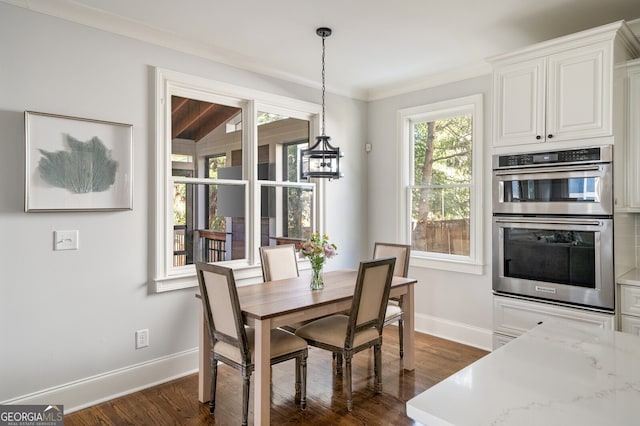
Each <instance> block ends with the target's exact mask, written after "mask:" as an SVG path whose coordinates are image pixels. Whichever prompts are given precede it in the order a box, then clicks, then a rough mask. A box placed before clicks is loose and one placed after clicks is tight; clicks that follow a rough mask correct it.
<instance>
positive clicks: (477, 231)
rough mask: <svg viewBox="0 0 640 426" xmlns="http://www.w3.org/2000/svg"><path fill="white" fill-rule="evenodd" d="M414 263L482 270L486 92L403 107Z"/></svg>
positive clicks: (406, 197) (406, 202) (405, 198)
mask: <svg viewBox="0 0 640 426" xmlns="http://www.w3.org/2000/svg"><path fill="white" fill-rule="evenodd" d="M399 121H400V128H401V129H402V131H401V133H402V134H401V139H402V144H403V150H402V156H401V161H402V165H401V167H400V170H403V171H404V174H403V176H402V178H401V182H402V187H403V190H402V192H403V194H404V195H403V210H404V218H405V219H404V221H403V229H405V238H406V240H407V241H410V242H411V249H412V258H413V259H414V261H412V264H414V265H417V266H427V267H433V268H438V269H450V270H456V271H464V272H472V273H481V272H482V209H481V206H482V199H481V194H482V95H475V96H470V97H466V98H460V99H454V100H450V101H445V102H439V103H435V104H430V105H424V106H421V107H415V108H409V109H404V110H401V111H399Z"/></svg>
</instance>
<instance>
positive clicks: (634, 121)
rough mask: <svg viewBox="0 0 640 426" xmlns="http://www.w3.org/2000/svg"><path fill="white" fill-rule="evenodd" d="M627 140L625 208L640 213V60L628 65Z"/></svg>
mask: <svg viewBox="0 0 640 426" xmlns="http://www.w3.org/2000/svg"><path fill="white" fill-rule="evenodd" d="M626 94H627V120H626V122H627V138H626V139H627V140H626V155H625V159H624V161H625V170H626V173H625V174H624V185H625V194H624V202H625V204H624V206H622V208H623V209H625V210H627V211H634V212H640V60H635V61H630V62H628V63H627V84H626Z"/></svg>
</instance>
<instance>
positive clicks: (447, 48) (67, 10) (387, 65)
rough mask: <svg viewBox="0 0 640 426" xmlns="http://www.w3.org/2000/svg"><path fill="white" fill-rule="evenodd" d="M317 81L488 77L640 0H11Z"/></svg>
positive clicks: (374, 85) (357, 83)
mask: <svg viewBox="0 0 640 426" xmlns="http://www.w3.org/2000/svg"><path fill="white" fill-rule="evenodd" d="M0 1H3V2H5V3H10V4H14V5H17V6H21V7H25V8H28V9H32V10H35V11H39V12H43V13H47V14H50V15H54V16H58V17H61V18H64V19H68V20H72V21H75V22H80V23H83V24H86V25H90V26H93V27H97V28H101V29H105V30H108V31H113V32H118V33H122V34H125V35H128V36H131V37H135V38H138V39H143V40H145V41H150V42H153V43H157V44H160V45H164V46H167V47H171V48H175V49H179V50H182V51H186V52H188V53H193V54H196V55H200V56H204V57H207V58H211V59H214V60H216V61H219V62H223V63H225V64H229V65H233V66H237V67H240V68H244V69H248V70H251V71H256V72H260V73H263V74H267V75H270V76H273V77H277V78H281V79H285V80H289V81H294V82H297V83H301V84H306V85H311V86H313V87H318V86H319V82H320V80H321V73H320V69H321V39H320V37H318V36H317V35H316V32H315V30H316V28H317V27H321V26H328V27H330V28H332V30H333V35H332V36H331V37H329V38H327V40H326V81H327V90H328V91H333V92H336V93H341V94H345V95H349V96H353V97H356V98H359V99H365V100H366V99H375V98H380V97H385V96H389V95H392V94H396V93H402V92H406V91H408V90H415V89H417V88H421V87H424V86H425V85H426V84H427V83H426V82H427V81H431V82H433V81H436V80H438V79H440V80H442V81H445V80H447V79H454V78H464V77H469V76H473V75H477V74H479V73H480V72H488V66H487V64H486V63H485V62H484V58H486V57H488V56H492V55H496V54H500V53H505V52H508V51H511V50H514V49H517V48H520V47H524V46H527V45H530V44H533V43H536V42H540V41H544V40H548V39H551V38H555V37H558V36H562V35H566V34H570V33H574V32H577V31H581V30H585V29H588V28H592V27H595V26H598V25H603V24H607V23H610V22H614V21H618V20H621V19H624V20H627V21H631V20H634V19H638V18H640V1H638V0H535V1H527V0H398V1H395V2H393V1H389V0H323V1H313V2H312V1H299V0H274V1H261V0H235V1H215V0H180V1H176V0H153V1H146V0H55V1H51V0H0ZM637 33H638V32H637V31H636V34H637Z"/></svg>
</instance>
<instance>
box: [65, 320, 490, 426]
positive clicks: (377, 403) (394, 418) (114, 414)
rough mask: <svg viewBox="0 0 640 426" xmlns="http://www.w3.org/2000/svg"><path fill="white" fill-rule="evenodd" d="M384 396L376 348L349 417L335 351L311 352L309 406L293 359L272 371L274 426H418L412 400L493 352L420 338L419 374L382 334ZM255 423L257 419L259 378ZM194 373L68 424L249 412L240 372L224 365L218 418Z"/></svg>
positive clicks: (362, 370) (184, 420)
mask: <svg viewBox="0 0 640 426" xmlns="http://www.w3.org/2000/svg"><path fill="white" fill-rule="evenodd" d="M383 339H384V343H383V353H382V363H383V365H382V372H383V391H382V393H381V394H376V393H375V392H374V387H373V351H372V350H370V351H363V352H361V353H359V354H357V355H356V356H355V357H354V359H353V411H352V412H351V413H348V412H347V408H346V399H345V395H344V389H343V387H344V386H346V379H345V378H344V377H341V376H337V375H336V374H335V372H334V365H333V360H332V356H331V353H329V352H327V351H323V350H321V349H317V348H310V349H309V363H308V366H307V374H308V377H307V408H306V409H305V410H300V408H299V407H298V406H297V405H296V404H295V402H294V371H293V369H294V361H293V360H292V361H287V362H284V363H281V364H278V365H275V366H273V370H272V371H273V376H272V385H271V386H272V387H271V392H272V400H271V423H272V424H274V425H294V424H295V425H298V424H305V425H318V426H327V425H396V426H397V425H413V424H414V422H413V421H412V420H411V419H409V418H408V417H407V416H406V414H405V413H406V409H405V403H406V402H407V401H408V400H409V399H411V398H413V397H414V396H415V395H417V394H419V393H421V392H422V391H424V390H425V389H428V388H430V387H431V386H433V385H435V384H436V383H438V382H440V381H441V380H443V379H445V378H446V377H448V376H450V375H451V374H453V373H455V372H456V371H458V370H460V369H462V368H464V367H465V366H467V365H469V364H471V363H472V362H474V361H476V360H477V359H479V358H481V357H483V356H484V355H486V354H487V352H486V351H483V350H481V349H477V348H474V347H471V346H465V345H462V344H459V343H455V342H451V341H449V340H445V339H440V338H437V337H434V336H430V335H426V334H421V333H416V369H415V371H411V372H407V371H404V370H403V369H402V360H401V359H400V357H399V355H398V332H397V328H396V327H385V329H384V335H383ZM251 385H252V389H251V400H250V402H249V404H250V405H249V424H252V423H253V422H252V417H253V380H252V382H251ZM197 387H198V377H197V375H195V374H192V375H189V376H186V377H183V378H180V379H177V380H174V381H171V382H168V383H164V384H161V385H158V386H154V387H152V388H149V389H145V390H142V391H140V392H136V393H133V394H130V395H126V396H123V397H120V398H116V399H113V400H111V401H107V402H104V403H101V404H98V405H95V406H93V407H89V408H86V409H84V410H80V411H76V412H74V413H71V414H68V415H66V416H65V418H64V422H65V425H66V426H76V425H230V424H239V423H240V416H241V414H242V392H241V391H242V381H241V379H240V373H239V372H238V371H236V370H234V369H232V368H230V367H228V366H226V365H220V366H219V367H218V391H217V398H216V410H215V415H213V416H210V415H209V405H208V404H201V403H199V402H198V389H197Z"/></svg>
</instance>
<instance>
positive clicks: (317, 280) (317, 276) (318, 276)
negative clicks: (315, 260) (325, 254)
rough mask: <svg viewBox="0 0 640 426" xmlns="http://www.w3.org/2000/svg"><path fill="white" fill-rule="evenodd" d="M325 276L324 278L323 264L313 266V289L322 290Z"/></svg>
mask: <svg viewBox="0 0 640 426" xmlns="http://www.w3.org/2000/svg"><path fill="white" fill-rule="evenodd" d="M323 288H324V278H322V265H319V266H315V265H314V266H313V268H311V290H322V289H323Z"/></svg>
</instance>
